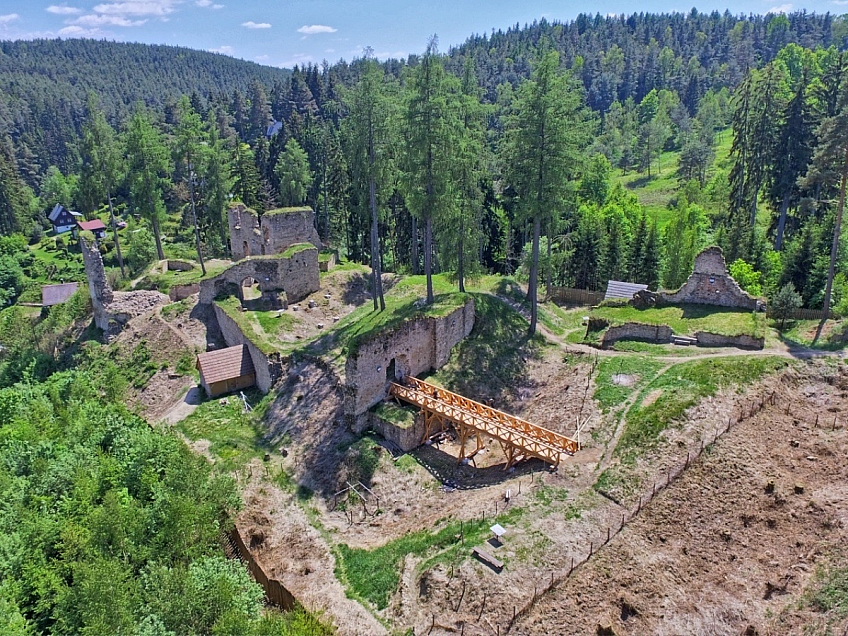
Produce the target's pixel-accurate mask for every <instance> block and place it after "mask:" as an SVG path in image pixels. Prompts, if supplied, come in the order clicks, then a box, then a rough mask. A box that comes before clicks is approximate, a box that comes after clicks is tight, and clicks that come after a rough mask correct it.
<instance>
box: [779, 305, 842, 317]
mask: <svg viewBox="0 0 848 636" xmlns="http://www.w3.org/2000/svg"><path fill="white" fill-rule="evenodd" d="M766 315H767V316H768V317H769V318H771V319H773V320H778V318H775V316H774V312H773V311H772V309H771V307H769V308H768V313H767V314H766ZM823 315H824V310H822V309H793V310H792V311H790V312H789V314H788V315H787V316H786V319H787V320H821V319H822V316H823ZM828 318H831V319H833V318H836V316H835V315H834V313H833V312H832V311H831V312H830V314H829V315H828Z"/></svg>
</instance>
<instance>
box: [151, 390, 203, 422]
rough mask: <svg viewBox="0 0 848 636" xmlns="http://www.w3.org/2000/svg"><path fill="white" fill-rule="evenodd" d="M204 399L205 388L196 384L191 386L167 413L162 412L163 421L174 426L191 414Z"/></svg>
mask: <svg viewBox="0 0 848 636" xmlns="http://www.w3.org/2000/svg"><path fill="white" fill-rule="evenodd" d="M201 401H203V389H201V388H200V387H199V386H197V385H194V386H192V387H189V390H188V391H187V392H186V394H185V395H184V396H182V397H181V398H178V399H177V401H176V402H174V403H173V404H172V405H171V406H169V407H168V409H167V410H166V411H165V413H163V414H162V417H161V421H162V422H164V423H165V424H167V425H169V426H173V425H174V424H177V423H179V422H182V421H183V420H184V419H185V418H187V417H188V416H189V415H191V414H192V413H194V410H195V409H196V408H197V407H198V405H199V404H200V403H201Z"/></svg>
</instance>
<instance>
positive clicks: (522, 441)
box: [390, 377, 580, 466]
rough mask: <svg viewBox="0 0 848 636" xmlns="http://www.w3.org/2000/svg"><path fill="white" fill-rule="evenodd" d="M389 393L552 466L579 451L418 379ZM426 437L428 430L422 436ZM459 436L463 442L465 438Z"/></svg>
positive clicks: (526, 424)
mask: <svg viewBox="0 0 848 636" xmlns="http://www.w3.org/2000/svg"><path fill="white" fill-rule="evenodd" d="M390 392H391V394H392V395H393V396H395V397H397V398H398V399H401V400H403V401H405V402H409V403H410V404H413V405H415V406H418V407H419V408H421V409H422V410H424V411H425V412H429V413H432V414H435V415H437V416H439V417H441V418H444V419H445V420H448V421H450V422H452V423H454V424H456V425H459V426H468V427H470V428H472V429H474V430H475V431H476V432H478V433H483V434H485V435H488V436H490V437H493V438H495V439H497V440H498V441H500V442H501V443H502V444H506V445H508V446H510V447H512V448H513V449H517V450H519V451H520V453H521V454H523V455H525V456H532V457H537V458H539V459H541V460H543V461H545V462H548V463H550V464H553V465H554V466H556V465H558V464H559V462H560V458H561V455H563V454H566V455H573V454H574V453H576V452H577V451H578V450H580V447H579V444H578V443H577V442H576V441H575V440H573V439H571V438H569V437H566V436H565V435H562V434H560V433H557V432H555V431H551V430H548V429H546V428H542V427H541V426H536V425H535V424H531V423H530V422H528V421H526V420H522V419H521V418H519V417H515V416H514V415H510V414H509V413H504V412H503V411H499V410H498V409H495V408H492V407H491V406H486V405H485V404H481V403H480V402H475V401H474V400H470V399H468V398H466V397H463V396H462V395H459V394H457V393H453V392H452V391H448V390H447V389H443V388H441V387H438V386H435V385H433V384H429V383H427V382H424V381H423V380H419V379H418V378H413V377H408V378H406V385H405V386H404V385H401V384H397V383H394V382H393V383H391V387H390ZM429 435H430V431H429V428H428V431H427V433H425V437H429ZM461 437H462V438H463V439H464V438H465V437H466V436H464V435H463V436H461ZM463 452H464V449H463ZM510 456H511V455H510Z"/></svg>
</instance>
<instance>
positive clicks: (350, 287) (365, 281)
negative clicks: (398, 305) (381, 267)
mask: <svg viewBox="0 0 848 636" xmlns="http://www.w3.org/2000/svg"><path fill="white" fill-rule="evenodd" d="M370 290H371V277H370V276H368V275H366V274H364V273H362V272H356V273H355V274H353V275H351V277H350V278H349V279H348V280H347V281H345V283H344V285H343V286H342V300H343V301H344V303H345V304H346V305H362V304H364V303H365V302H370V300H371V299H370V298H368V297H367V296H366V294H367V293H368V292H369V291H370ZM383 293H385V290H384V292H383Z"/></svg>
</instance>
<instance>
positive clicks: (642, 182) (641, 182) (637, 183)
mask: <svg viewBox="0 0 848 636" xmlns="http://www.w3.org/2000/svg"><path fill="white" fill-rule="evenodd" d="M654 179H655V177H653V176H650V177H649V176H648V175H645V176H644V177H639V178H638V179H633V181H629V182H628V183H626V184H625V186H624V187H626V188H627V189H628V190H638V189H639V188H644V187H645V186H646V185H648V184H649V183H650V182H651V181H653V180H654Z"/></svg>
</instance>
